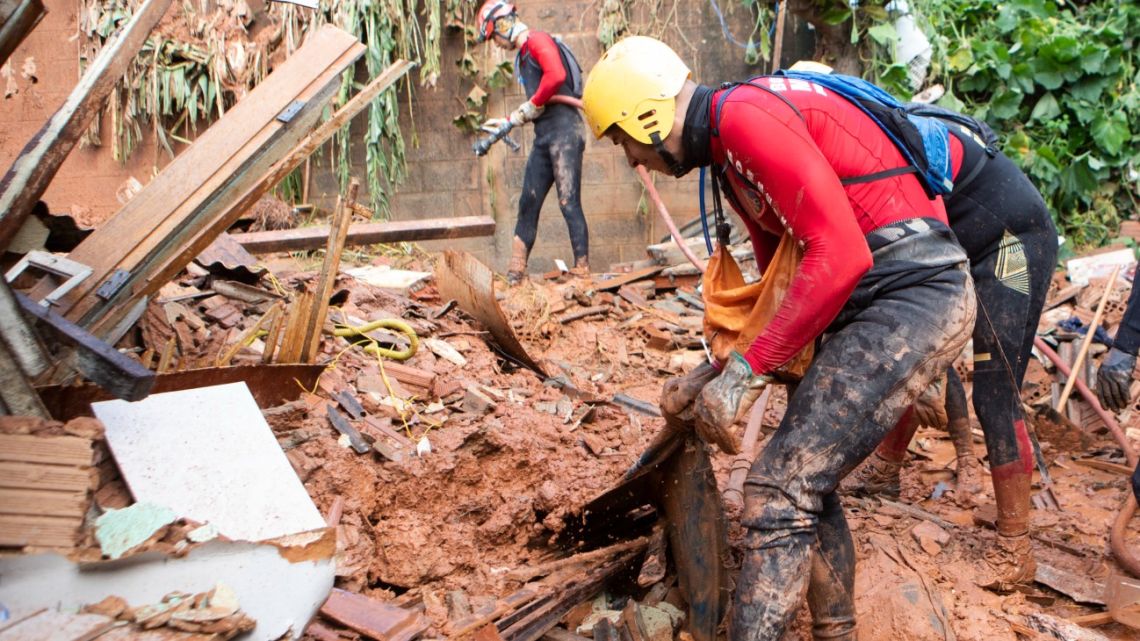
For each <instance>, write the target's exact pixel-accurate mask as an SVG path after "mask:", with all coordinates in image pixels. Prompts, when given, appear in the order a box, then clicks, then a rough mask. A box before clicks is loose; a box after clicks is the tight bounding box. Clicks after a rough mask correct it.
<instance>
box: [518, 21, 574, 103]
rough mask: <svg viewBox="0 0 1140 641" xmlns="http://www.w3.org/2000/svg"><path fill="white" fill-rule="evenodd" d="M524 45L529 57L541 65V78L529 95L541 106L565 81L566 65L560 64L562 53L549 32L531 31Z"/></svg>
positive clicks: (532, 100) (531, 99)
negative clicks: (536, 87)
mask: <svg viewBox="0 0 1140 641" xmlns="http://www.w3.org/2000/svg"><path fill="white" fill-rule="evenodd" d="M525 46H526V47H527V49H528V53H530V55H531V57H533V58H534V59H535V61H537V62H538V66H540V67H542V80H541V81H540V82H539V83H538V89H536V90H535V92H534V95H533V96H531V97H530V101H531V102H533V103H534V106H536V107H542V106H545V105H546V101H547V100H550V97H551V96H553V95H554V94H556V93H558V88H559V87H561V86H562V83H564V82H566V67H564V66H563V65H562V53H561V52H560V51H559V50H558V44H557V43H555V42H554V38H551V37H550V34H548V33H543V32H541V31H532V32H530V35H529V36H528V37H527V39H526V45H525Z"/></svg>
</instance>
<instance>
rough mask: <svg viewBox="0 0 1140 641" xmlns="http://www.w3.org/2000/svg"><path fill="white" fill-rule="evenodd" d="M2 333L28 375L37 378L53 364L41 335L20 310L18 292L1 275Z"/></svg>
mask: <svg viewBox="0 0 1140 641" xmlns="http://www.w3.org/2000/svg"><path fill="white" fill-rule="evenodd" d="M0 334H2V335H3V338H4V342H5V343H7V344H8V348H9V349H11V350H12V353H13V355H14V356H15V357H16V360H18V361H19V363H20V370H21V371H23V372H24V374H26V375H27V376H29V377H32V378H35V377H36V376H39V375H40V374H43V373H44V372H45V371H47V369H48V367H50V366H51V363H50V362H49V361H48V357H47V352H46V351H45V350H44V347H43V345H42V344H41V343H40V338H39V336H38V335H37V334H36V333H35V332H34V331H33V330H32V327H31V325H30V324H29V323H28V321H27V319H26V318H25V317H24V312H23V311H21V310H20V303H19V301H17V300H16V292H14V291H12V287H11V286H10V285H9V284H8V281H6V280H4V278H2V277H0Z"/></svg>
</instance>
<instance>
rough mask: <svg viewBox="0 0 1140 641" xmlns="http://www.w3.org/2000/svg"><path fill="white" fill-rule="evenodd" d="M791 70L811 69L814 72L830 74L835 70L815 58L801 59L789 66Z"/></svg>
mask: <svg viewBox="0 0 1140 641" xmlns="http://www.w3.org/2000/svg"><path fill="white" fill-rule="evenodd" d="M788 70H789V71H811V72H814V73H821V74H824V75H826V74H829V73H831V72H832V71H835V70H834V69H832V68H831V67H829V66H827V65H825V64H823V63H822V62H816V61H814V60H800V61H798V62H796V64H794V65H792V66H791V67H789V68H788Z"/></svg>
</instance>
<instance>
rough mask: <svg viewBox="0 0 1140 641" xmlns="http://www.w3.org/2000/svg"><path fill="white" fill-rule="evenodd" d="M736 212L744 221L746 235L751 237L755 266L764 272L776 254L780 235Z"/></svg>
mask: <svg viewBox="0 0 1140 641" xmlns="http://www.w3.org/2000/svg"><path fill="white" fill-rule="evenodd" d="M736 213H738V214H740V219H741V220H743V221H744V227H745V228H747V229H748V236H749V237H750V238H751V239H752V253H753V254H755V255H756V268H757V269H759V270H760V274H761V275H763V274H764V272H766V271H768V264H769V263H771V262H772V256H775V255H776V248H777V247H779V245H780V237H779V236H777V235H775V234H769V233H768V232H766V231H764V229H763V228H761V227H760V224H759V223H757V222H756V221H754V220H752V218H750V217H749V216H748V214H746V213H744V212H740V211H738V212H736Z"/></svg>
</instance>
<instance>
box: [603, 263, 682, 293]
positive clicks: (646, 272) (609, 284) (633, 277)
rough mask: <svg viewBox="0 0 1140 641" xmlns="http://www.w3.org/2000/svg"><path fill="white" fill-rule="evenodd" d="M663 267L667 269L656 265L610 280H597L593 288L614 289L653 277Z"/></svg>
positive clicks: (606, 290)
mask: <svg viewBox="0 0 1140 641" xmlns="http://www.w3.org/2000/svg"><path fill="white" fill-rule="evenodd" d="M663 269H665V267H664V266H662V265H654V266H653V267H646V268H645V269H639V270H637V271H634V272H630V273H628V274H622V275H620V276H617V277H616V278H611V279H609V280H601V281H595V282H594V284H593V289H595V290H597V291H599V292H609V291H614V290H616V289H618V288H619V287H621V286H622V285H628V284H630V283H633V282H637V281H639V280H644V279H646V278H652V277H653V276H656V275H657V274H659V273H660V272H661V270H663Z"/></svg>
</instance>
